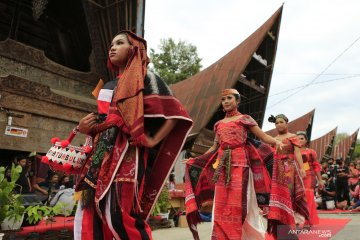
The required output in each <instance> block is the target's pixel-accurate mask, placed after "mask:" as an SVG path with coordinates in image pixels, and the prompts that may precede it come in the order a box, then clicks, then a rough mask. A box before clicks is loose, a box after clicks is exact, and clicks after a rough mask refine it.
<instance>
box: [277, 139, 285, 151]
mask: <svg viewBox="0 0 360 240" xmlns="http://www.w3.org/2000/svg"><path fill="white" fill-rule="evenodd" d="M283 147H284V143H283V142H282V141H279V140H276V151H277V152H278V151H281V150H283Z"/></svg>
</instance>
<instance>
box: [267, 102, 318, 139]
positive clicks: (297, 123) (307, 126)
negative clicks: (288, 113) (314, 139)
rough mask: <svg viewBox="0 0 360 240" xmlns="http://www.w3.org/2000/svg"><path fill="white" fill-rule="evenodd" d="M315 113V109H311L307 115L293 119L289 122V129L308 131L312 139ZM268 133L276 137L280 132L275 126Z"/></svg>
mask: <svg viewBox="0 0 360 240" xmlns="http://www.w3.org/2000/svg"><path fill="white" fill-rule="evenodd" d="M314 114H315V109H313V110H311V111H310V112H308V113H306V114H305V115H303V116H301V117H299V118H297V119H295V120H293V121H290V122H289V123H288V131H289V132H291V133H296V132H297V131H306V133H307V135H308V139H310V138H311V130H312V125H313V124H312V123H313V119H314ZM266 133H267V134H269V135H270V136H273V137H275V136H276V135H277V134H278V133H277V131H276V128H273V129H271V130H269V131H267V132H266Z"/></svg>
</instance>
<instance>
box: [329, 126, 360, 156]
mask: <svg viewBox="0 0 360 240" xmlns="http://www.w3.org/2000/svg"><path fill="white" fill-rule="evenodd" d="M358 133H359V129H357V130H356V131H355V132H354V133H353V134H352V135H351V136H348V137H347V138H344V139H343V140H341V141H340V142H339V143H338V144H336V145H335V148H334V155H333V156H334V159H336V158H339V157H340V158H342V159H343V160H347V161H349V160H350V158H351V157H352V156H351V155H352V153H353V150H354V149H351V147H352V146H353V147H355V143H356V139H357V136H358Z"/></svg>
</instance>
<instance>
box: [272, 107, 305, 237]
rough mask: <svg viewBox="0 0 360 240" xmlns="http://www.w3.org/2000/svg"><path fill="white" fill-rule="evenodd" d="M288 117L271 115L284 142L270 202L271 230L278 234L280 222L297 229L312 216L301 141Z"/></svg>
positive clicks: (278, 158)
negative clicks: (290, 130) (308, 205)
mask: <svg viewBox="0 0 360 240" xmlns="http://www.w3.org/2000/svg"><path fill="white" fill-rule="evenodd" d="M288 121H289V120H288V118H287V117H286V116H285V115H284V114H279V115H277V116H276V117H274V116H271V117H269V122H272V123H275V127H276V130H277V131H278V135H277V136H276V137H275V138H276V139H277V140H279V141H281V142H282V143H283V144H284V147H283V149H282V150H281V151H278V152H277V153H275V155H274V164H273V173H272V181H271V194H270V203H269V214H268V219H269V232H270V233H271V234H272V235H274V236H277V231H278V226H279V225H286V226H284V228H288V227H289V228H291V229H295V225H296V224H303V223H304V222H305V220H308V219H309V211H308V207H307V203H306V197H305V188H304V182H303V178H305V177H306V172H305V169H304V166H303V160H302V157H301V152H300V148H301V144H300V141H299V139H298V138H297V136H296V134H293V133H290V132H288V126H287V124H288Z"/></svg>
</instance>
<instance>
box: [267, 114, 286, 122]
mask: <svg viewBox="0 0 360 240" xmlns="http://www.w3.org/2000/svg"><path fill="white" fill-rule="evenodd" d="M278 118H282V119H284V120H285V122H287V123H288V122H289V119H288V117H287V116H285V114H278V115H276V116H275V117H274V115H270V117H269V118H268V121H269V122H271V123H276V119H278Z"/></svg>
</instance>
